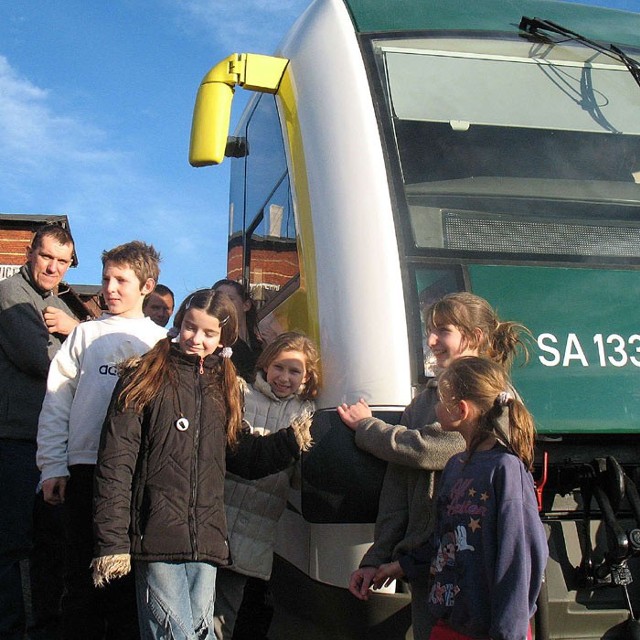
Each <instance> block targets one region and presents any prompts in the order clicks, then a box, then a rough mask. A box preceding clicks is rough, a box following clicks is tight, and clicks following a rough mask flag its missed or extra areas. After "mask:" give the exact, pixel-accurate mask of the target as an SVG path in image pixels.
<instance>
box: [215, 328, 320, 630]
mask: <svg viewBox="0 0 640 640" xmlns="http://www.w3.org/2000/svg"><path fill="white" fill-rule="evenodd" d="M318 361H319V358H318V352H317V350H316V347H315V345H314V344H313V342H312V341H311V340H310V339H309V338H307V337H306V336H304V335H302V334H300V333H295V332H290V333H283V334H280V335H279V336H278V337H277V338H275V340H273V342H270V343H269V344H268V345H267V347H266V348H265V349H264V351H263V352H262V353H261V354H260V356H259V358H258V362H257V365H256V378H255V382H254V383H253V384H252V385H249V386H248V387H247V389H246V391H245V414H244V420H245V422H246V423H247V424H248V425H249V426H250V427H251V429H252V431H253V432H254V433H259V434H261V435H264V434H268V433H272V432H275V431H278V430H280V429H283V428H286V427H288V426H289V425H290V424H292V423H305V422H307V423H308V422H310V421H311V415H312V413H313V410H314V403H313V398H315V397H316V395H317V393H318V381H319V370H318V369H319V362H318ZM293 471H294V469H293V467H289V468H288V469H286V470H284V471H282V472H280V473H278V474H275V475H271V476H269V477H268V478H263V479H261V480H255V481H248V480H243V479H242V478H239V477H237V476H235V475H233V474H229V473H228V474H227V478H226V480H225V493H224V499H225V507H226V513H227V523H228V528H229V542H230V547H231V557H232V559H233V564H232V565H231V567H230V568H229V569H225V570H223V571H219V572H218V575H217V585H216V591H217V599H216V624H217V625H219V636H220V637H221V640H231V638H232V637H233V631H234V626H235V622H236V617H237V615H238V611H239V609H240V604H241V602H242V599H243V592H244V588H245V585H246V583H247V578H248V577H254V578H259V579H260V580H263V581H266V580H269V578H270V576H271V568H272V565H273V548H274V545H275V539H276V529H277V525H278V520H279V519H280V516H281V515H282V512H283V511H284V508H285V506H286V502H287V496H288V493H289V486H290V482H291V479H292V476H293ZM265 626H268V625H266V624H265ZM254 633H255V632H254Z"/></svg>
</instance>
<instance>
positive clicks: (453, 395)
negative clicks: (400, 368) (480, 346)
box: [438, 356, 536, 470]
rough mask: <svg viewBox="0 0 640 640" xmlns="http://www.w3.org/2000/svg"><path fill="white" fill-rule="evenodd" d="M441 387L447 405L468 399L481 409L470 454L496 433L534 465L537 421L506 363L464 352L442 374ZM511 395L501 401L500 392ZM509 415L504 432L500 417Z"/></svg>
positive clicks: (527, 465)
mask: <svg viewBox="0 0 640 640" xmlns="http://www.w3.org/2000/svg"><path fill="white" fill-rule="evenodd" d="M438 387H439V390H440V395H441V398H442V401H443V402H444V404H445V405H447V404H449V403H455V402H459V401H460V400H468V401H470V402H473V403H474V404H475V405H476V407H478V409H479V410H480V417H479V420H478V428H477V430H476V433H475V435H474V437H473V438H472V440H471V442H470V443H469V456H471V455H472V454H473V452H474V451H475V450H476V449H477V448H478V446H479V445H480V444H481V443H482V442H483V441H484V440H486V439H487V438H488V437H489V436H491V435H495V436H497V437H498V438H499V439H500V440H503V441H504V440H506V442H504V444H506V445H507V446H508V447H509V448H510V449H511V450H512V451H513V453H515V454H516V455H517V456H518V458H520V460H522V462H523V463H524V465H525V466H526V467H527V469H529V470H531V469H532V468H533V454H534V442H535V433H536V430H535V425H534V422H533V417H532V416H531V414H530V413H529V411H527V408H526V407H525V406H524V404H523V402H522V401H521V400H520V399H519V398H518V397H516V394H515V393H514V392H513V387H512V385H511V382H510V380H509V377H508V376H507V374H506V372H505V370H504V367H503V366H502V365H500V364H498V363H497V362H493V361H491V360H489V359H487V358H477V357H474V356H465V357H463V358H458V359H457V360H454V361H453V362H452V363H451V364H450V365H449V366H448V367H447V368H446V369H445V370H444V371H443V372H442V374H441V375H440V378H439V380H438ZM502 392H507V394H508V396H509V399H508V400H506V404H505V405H503V404H502V400H503V399H502V398H501V393H502ZM504 412H508V415H509V420H508V424H509V427H508V428H509V433H503V431H502V428H501V426H500V418H501V417H502V416H503V414H504Z"/></svg>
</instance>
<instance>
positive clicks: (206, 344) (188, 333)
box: [178, 309, 222, 358]
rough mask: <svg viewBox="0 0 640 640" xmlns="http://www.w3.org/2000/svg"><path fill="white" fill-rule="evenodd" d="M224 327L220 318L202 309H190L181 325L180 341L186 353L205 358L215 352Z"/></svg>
mask: <svg viewBox="0 0 640 640" xmlns="http://www.w3.org/2000/svg"><path fill="white" fill-rule="evenodd" d="M221 332H222V329H221V327H220V320H218V318H215V317H214V316H210V315H209V314H208V313H206V312H205V311H203V310H202V309H189V310H188V311H187V312H186V313H185V314H184V318H183V320H182V325H181V326H180V336H179V338H178V343H179V345H180V349H182V351H184V352H185V353H189V354H193V355H197V356H200V357H201V358H204V357H205V356H208V355H209V354H211V353H213V352H214V351H215V350H216V349H217V348H218V347H219V346H222V345H221V344H220V337H221Z"/></svg>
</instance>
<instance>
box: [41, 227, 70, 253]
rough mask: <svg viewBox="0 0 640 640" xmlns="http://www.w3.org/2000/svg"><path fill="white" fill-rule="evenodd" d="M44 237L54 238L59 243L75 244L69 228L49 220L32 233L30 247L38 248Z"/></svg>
mask: <svg viewBox="0 0 640 640" xmlns="http://www.w3.org/2000/svg"><path fill="white" fill-rule="evenodd" d="M45 237H51V238H54V239H55V240H56V241H57V242H59V243H60V244H70V245H72V246H74V245H75V242H74V241H73V237H72V236H71V232H70V231H69V229H66V228H65V227H63V226H61V225H59V224H55V223H54V222H51V223H49V224H45V225H42V226H41V227H39V228H38V229H36V232H35V233H34V234H33V238H31V249H32V250H33V251H35V250H36V249H39V248H40V247H41V246H42V240H43V238H45Z"/></svg>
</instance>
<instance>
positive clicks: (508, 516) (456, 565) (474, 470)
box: [373, 357, 548, 640]
mask: <svg viewBox="0 0 640 640" xmlns="http://www.w3.org/2000/svg"><path fill="white" fill-rule="evenodd" d="M439 392H440V402H439V403H438V405H437V407H436V414H437V416H438V420H439V422H440V424H441V426H442V428H443V429H444V430H447V431H457V432H458V433H460V434H461V435H462V437H463V438H464V440H465V443H466V450H465V451H464V452H463V453H460V454H456V455H454V456H453V457H452V458H451V459H450V460H449V462H448V463H447V465H446V467H445V468H444V470H443V472H442V478H441V480H440V485H439V490H438V497H437V501H436V510H437V514H436V526H435V530H434V535H433V537H432V539H431V543H430V544H428V545H426V546H425V547H422V548H421V549H417V550H415V551H414V552H412V553H411V554H408V555H403V556H401V557H400V558H399V560H398V561H396V562H391V563H388V564H384V565H381V566H380V567H379V569H378V572H377V574H376V576H375V577H374V581H373V582H374V585H375V587H376V588H379V587H381V586H383V585H385V584H387V583H388V582H390V581H391V580H393V579H396V578H400V577H403V576H404V577H406V578H407V579H408V580H409V581H425V580H428V581H429V586H430V589H429V598H428V605H429V613H430V616H431V618H432V622H433V623H434V626H433V629H432V631H431V635H430V640H454V639H456V640H465V639H466V638H474V639H476V640H477V639H485V638H486V639H489V638H490V639H491V640H525V638H530V637H531V635H530V634H531V631H530V628H529V620H530V619H531V617H532V616H533V614H534V612H535V608H536V605H535V602H536V599H537V597H538V593H539V591H540V586H541V584H542V578H543V573H544V569H545V566H546V561H547V556H548V548H547V539H546V534H545V531H544V528H543V525H542V522H541V521H540V517H539V515H538V508H537V502H536V496H535V491H534V485H533V478H532V477H531V473H530V470H531V468H532V465H533V451H534V436H535V428H534V424H533V419H532V417H531V414H530V413H529V412H528V411H527V409H526V408H525V407H524V405H523V404H522V402H521V401H520V399H519V398H517V397H515V394H514V393H513V392H512V387H511V384H510V382H509V379H508V377H507V376H506V374H505V372H504V370H503V368H502V367H500V366H499V365H496V364H495V363H493V362H491V361H489V360H486V359H484V358H478V357H464V358H460V359H458V360H456V361H455V362H453V363H451V364H450V365H449V367H448V368H447V369H446V371H444V372H443V373H442V375H441V377H440V379H439Z"/></svg>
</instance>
